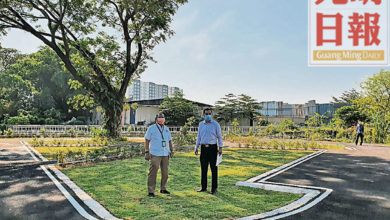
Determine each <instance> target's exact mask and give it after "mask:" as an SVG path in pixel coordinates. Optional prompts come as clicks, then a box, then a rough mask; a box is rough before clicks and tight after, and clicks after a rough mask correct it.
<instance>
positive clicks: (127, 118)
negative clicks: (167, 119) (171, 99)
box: [121, 98, 213, 125]
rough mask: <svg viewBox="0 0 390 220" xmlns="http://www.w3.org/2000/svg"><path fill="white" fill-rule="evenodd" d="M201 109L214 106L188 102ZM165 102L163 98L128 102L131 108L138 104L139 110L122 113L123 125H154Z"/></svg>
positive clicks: (128, 110)
mask: <svg viewBox="0 0 390 220" xmlns="http://www.w3.org/2000/svg"><path fill="white" fill-rule="evenodd" d="M187 101H190V102H192V103H193V104H195V105H197V106H199V107H200V110H201V112H199V114H202V111H203V109H204V108H209V107H213V106H212V105H208V104H204V103H200V102H195V101H191V100H187ZM163 102H164V99H163V98H159V99H148V100H130V99H129V100H127V101H126V103H125V105H128V106H131V105H132V104H134V103H137V109H132V108H129V109H127V110H124V111H123V112H122V120H121V124H122V125H148V124H150V123H153V122H154V120H155V117H156V115H157V114H158V113H159V107H160V105H161V103H163Z"/></svg>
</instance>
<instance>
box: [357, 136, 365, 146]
mask: <svg viewBox="0 0 390 220" xmlns="http://www.w3.org/2000/svg"><path fill="white" fill-rule="evenodd" d="M359 137H360V145H362V144H363V138H364V135H363V134H362V133H359V134H357V136H356V141H355V145H357V144H358V142H359Z"/></svg>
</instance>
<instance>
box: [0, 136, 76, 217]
mask: <svg viewBox="0 0 390 220" xmlns="http://www.w3.org/2000/svg"><path fill="white" fill-rule="evenodd" d="M40 165H41V163H39V162H36V161H34V160H33V158H32V157H31V156H30V154H29V153H28V152H27V151H26V150H25V149H24V148H23V147H22V145H21V144H20V143H19V140H16V139H0V219H1V220H8V219H12V220H14V219H23V220H24V219H27V220H30V219H31V220H35V219H37V220H38V219H39V220H42V219H69V220H76V219H84V218H83V217H82V216H81V215H80V214H79V213H78V212H77V210H76V209H75V208H74V207H73V206H72V205H71V204H70V202H69V201H68V200H67V199H66V198H65V197H64V196H63V194H62V193H61V191H59V190H58V188H57V187H56V186H55V184H54V183H53V182H52V181H51V180H50V179H49V177H48V176H47V175H46V174H45V173H44V171H43V170H42V169H41V168H40Z"/></svg>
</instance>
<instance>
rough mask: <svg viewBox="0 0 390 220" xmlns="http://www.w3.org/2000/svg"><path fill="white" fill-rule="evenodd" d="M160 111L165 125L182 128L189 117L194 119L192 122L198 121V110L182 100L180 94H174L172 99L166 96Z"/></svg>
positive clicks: (185, 100) (190, 103)
mask: <svg viewBox="0 0 390 220" xmlns="http://www.w3.org/2000/svg"><path fill="white" fill-rule="evenodd" d="M160 111H162V112H163V113H164V116H165V119H166V124H167V125H174V126H183V125H184V124H185V123H186V122H187V120H188V119H189V118H191V117H193V118H194V119H195V121H194V122H199V121H200V114H199V113H200V108H199V107H198V106H197V105H195V104H193V103H192V102H190V101H188V100H187V99H185V98H183V94H181V93H180V92H176V93H175V94H174V96H173V97H168V96H166V97H165V99H164V102H163V103H161V105H160Z"/></svg>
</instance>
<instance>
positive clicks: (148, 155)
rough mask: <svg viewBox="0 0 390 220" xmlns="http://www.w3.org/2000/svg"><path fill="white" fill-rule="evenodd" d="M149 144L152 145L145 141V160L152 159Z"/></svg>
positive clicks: (147, 140)
mask: <svg viewBox="0 0 390 220" xmlns="http://www.w3.org/2000/svg"><path fill="white" fill-rule="evenodd" d="M149 144H150V140H149V139H145V160H149V159H150V152H149Z"/></svg>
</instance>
